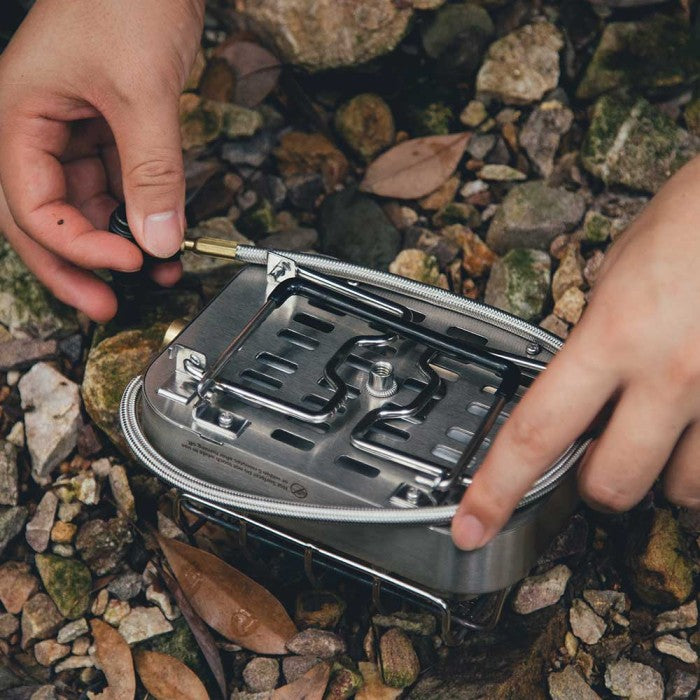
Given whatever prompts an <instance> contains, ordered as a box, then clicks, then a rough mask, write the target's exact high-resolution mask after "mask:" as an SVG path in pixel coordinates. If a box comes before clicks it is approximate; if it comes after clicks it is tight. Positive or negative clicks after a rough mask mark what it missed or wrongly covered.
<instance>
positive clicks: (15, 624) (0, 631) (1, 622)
mask: <svg viewBox="0 0 700 700" xmlns="http://www.w3.org/2000/svg"><path fill="white" fill-rule="evenodd" d="M18 629H19V619H18V618H17V616H16V615H13V614H12V613H8V612H6V613H0V639H7V638H8V637H11V636H12V635H13V634H14V633H15V632H16V631H17V630H18Z"/></svg>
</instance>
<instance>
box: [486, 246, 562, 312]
mask: <svg viewBox="0 0 700 700" xmlns="http://www.w3.org/2000/svg"><path fill="white" fill-rule="evenodd" d="M549 268H550V260H549V255H548V254H547V253H545V252H544V251H541V250H532V249H529V248H513V249H512V250H510V251H509V252H508V253H506V255H504V256H503V257H502V258H501V259H499V260H497V261H496V262H495V264H494V266H493V268H492V269H491V274H490V276H489V279H488V282H487V284H486V292H485V295H484V301H485V302H486V303H487V304H489V305H491V306H495V307H497V308H499V309H503V310H504V311H507V312H508V313H511V314H514V315H516V316H520V318H523V319H525V320H526V321H532V320H534V319H536V318H537V317H538V316H540V315H541V314H542V309H543V308H544V303H545V300H546V299H547V295H548V294H549V280H550V272H549Z"/></svg>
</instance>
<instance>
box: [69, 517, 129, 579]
mask: <svg viewBox="0 0 700 700" xmlns="http://www.w3.org/2000/svg"><path fill="white" fill-rule="evenodd" d="M132 539H133V537H132V534H131V530H130V529H129V525H128V523H127V522H126V521H125V520H124V519H123V518H119V517H117V518H111V519H109V520H100V519H95V520H89V521H88V522H86V523H85V524H84V525H82V526H81V527H80V530H79V531H78V536H77V537H76V538H75V546H76V548H77V550H78V552H80V556H81V557H82V558H83V561H84V562H85V563H86V564H87V565H88V566H89V567H90V569H91V570H92V572H93V573H94V574H96V575H97V576H103V575H104V574H108V573H111V572H113V571H115V570H116V569H117V567H118V566H119V565H120V564H121V563H122V561H123V560H124V557H125V555H126V548H127V546H128V545H129V544H130V543H131V541H132Z"/></svg>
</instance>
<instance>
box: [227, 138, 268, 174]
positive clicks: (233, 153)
mask: <svg viewBox="0 0 700 700" xmlns="http://www.w3.org/2000/svg"><path fill="white" fill-rule="evenodd" d="M274 147H275V136H274V134H273V133H272V132H270V131H267V130H265V131H261V132H260V133H258V134H255V136H251V137H250V138H247V139H238V140H236V141H235V142H234V143H226V144H224V146H223V148H222V149H221V157H222V158H223V160H225V161H227V162H228V163H230V164H231V165H248V166H250V167H252V168H259V167H260V166H261V165H262V164H263V163H264V162H265V160H266V159H267V157H268V156H269V155H270V153H272V149H273V148H274Z"/></svg>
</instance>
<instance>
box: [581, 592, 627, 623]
mask: <svg viewBox="0 0 700 700" xmlns="http://www.w3.org/2000/svg"><path fill="white" fill-rule="evenodd" d="M583 598H584V600H585V601H586V602H587V603H588V604H589V605H590V606H591V608H592V609H593V612H594V613H595V614H596V615H600V616H601V617H605V616H606V615H607V614H608V613H609V612H610V611H613V612H617V613H623V612H625V611H626V610H627V596H626V595H625V594H624V593H623V592H622V591H596V590H591V589H588V590H585V591H584V592H583Z"/></svg>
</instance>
